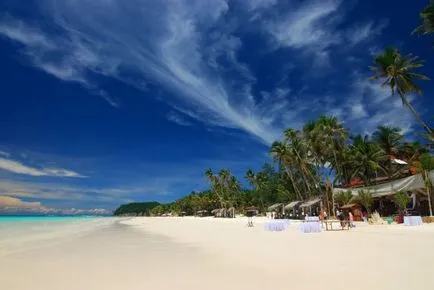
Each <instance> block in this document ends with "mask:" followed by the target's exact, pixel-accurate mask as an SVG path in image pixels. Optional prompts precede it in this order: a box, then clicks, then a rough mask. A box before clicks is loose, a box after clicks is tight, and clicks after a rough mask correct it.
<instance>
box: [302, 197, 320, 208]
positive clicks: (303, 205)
mask: <svg viewBox="0 0 434 290" xmlns="http://www.w3.org/2000/svg"><path fill="white" fill-rule="evenodd" d="M320 201H321V199H319V198H316V199H313V200H309V201H307V202H305V203H303V204H301V205H300V207H308V206H312V205H314V204H315V203H318V202H320Z"/></svg>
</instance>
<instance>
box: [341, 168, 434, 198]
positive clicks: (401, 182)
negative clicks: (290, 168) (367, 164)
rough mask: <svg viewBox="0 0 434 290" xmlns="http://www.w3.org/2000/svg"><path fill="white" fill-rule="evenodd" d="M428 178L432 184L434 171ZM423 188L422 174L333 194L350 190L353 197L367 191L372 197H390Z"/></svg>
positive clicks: (345, 189) (346, 189)
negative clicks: (399, 192)
mask: <svg viewBox="0 0 434 290" xmlns="http://www.w3.org/2000/svg"><path fill="white" fill-rule="evenodd" d="M429 178H430V180H431V182H433V183H434V170H431V171H430V172H429ZM422 188H425V183H424V181H423V178H422V174H420V173H419V174H416V175H413V176H409V177H406V178H402V179H398V180H394V181H391V182H387V183H383V184H378V185H374V186H367V187H359V188H334V189H333V194H339V193H341V192H343V191H348V190H350V191H351V193H352V194H353V195H358V194H359V191H361V190H365V191H367V190H369V191H370V192H372V196H373V197H380V196H385V195H391V194H394V193H396V192H398V191H401V190H402V191H412V190H416V189H422Z"/></svg>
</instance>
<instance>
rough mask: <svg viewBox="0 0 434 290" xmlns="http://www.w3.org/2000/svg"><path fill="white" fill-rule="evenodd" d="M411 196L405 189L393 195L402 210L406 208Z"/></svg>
mask: <svg viewBox="0 0 434 290" xmlns="http://www.w3.org/2000/svg"><path fill="white" fill-rule="evenodd" d="M410 200H411V198H410V197H409V196H408V195H407V194H406V193H405V192H403V191H398V192H397V193H396V194H395V196H394V197H393V202H394V203H395V204H396V205H397V206H398V208H399V209H400V210H401V211H402V210H404V209H405V208H406V207H407V205H408V203H409V202H410Z"/></svg>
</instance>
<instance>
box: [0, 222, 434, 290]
mask: <svg viewBox="0 0 434 290" xmlns="http://www.w3.org/2000/svg"><path fill="white" fill-rule="evenodd" d="M265 221H266V219H259V218H256V219H255V227H253V228H248V227H247V226H246V223H247V220H246V219H245V218H237V219H213V218H190V217H185V218H132V219H128V220H123V221H121V222H119V221H117V222H116V223H114V224H113V225H112V226H110V227H106V228H104V229H101V228H99V229H97V230H95V231H94V232H92V233H88V234H86V235H80V236H76V237H74V238H73V237H71V238H70V239H69V240H68V241H62V242H61V243H58V244H56V245H53V244H50V246H46V247H39V248H32V249H29V250H26V251H21V252H19V253H11V254H9V255H3V256H1V257H0V289H2V290H3V289H5V290H24V289H29V290H30V289H32V290H39V289H44V290H51V289H52V290H69V289H71V290H72V289H86V290H87V289H108V290H111V289H113V290H114V289H124V290H128V289H180V290H184V289H185V290H187V289H188V290H194V289H211V290H213V289H253V290H254V289H325V290H327V289H333V290H339V289H364V290H366V289H370V290H374V289H378V290H380V289H381V290H388V289H390V290H392V289H393V290H399V289H418V290H421V289H422V290H423V289H433V287H434V275H432V273H434V272H433V270H434V266H433V264H432V263H433V261H434V248H433V243H434V226H433V225H423V226H421V227H414V228H407V227H404V226H401V225H395V226H368V225H364V224H357V227H356V228H355V229H353V230H350V231H342V232H321V233H315V234H303V233H301V232H299V231H298V228H297V224H296V223H295V222H292V223H291V224H290V227H289V229H288V230H287V231H286V232H267V231H265V230H264V229H263V224H264V222H265Z"/></svg>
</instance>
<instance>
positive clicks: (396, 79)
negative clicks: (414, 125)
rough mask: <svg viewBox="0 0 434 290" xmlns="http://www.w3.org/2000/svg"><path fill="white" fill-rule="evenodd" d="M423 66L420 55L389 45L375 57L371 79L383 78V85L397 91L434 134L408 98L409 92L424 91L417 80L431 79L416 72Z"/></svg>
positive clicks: (420, 122)
mask: <svg viewBox="0 0 434 290" xmlns="http://www.w3.org/2000/svg"><path fill="white" fill-rule="evenodd" d="M422 66H423V61H421V60H419V58H418V57H416V56H413V55H411V54H408V55H401V53H400V52H399V50H398V49H396V48H393V47H389V48H386V49H385V50H384V52H383V53H382V54H379V55H377V56H376V57H375V59H374V66H372V67H371V70H372V71H373V72H374V76H373V77H372V78H371V79H373V80H383V86H388V87H390V89H391V91H392V94H396V93H397V94H398V95H399V97H400V98H401V100H402V103H403V104H404V105H405V106H407V108H408V109H409V110H410V111H411V113H412V114H413V115H414V117H415V118H416V120H417V122H419V124H420V125H421V126H422V127H423V128H424V129H425V130H426V131H427V132H428V134H430V135H433V130H432V129H431V127H430V126H429V125H428V124H427V123H426V122H425V121H424V120H423V119H422V118H421V117H420V115H419V114H418V113H417V112H416V110H415V109H414V108H413V106H412V105H411V104H410V101H409V100H408V95H409V94H412V93H421V92H422V89H421V88H420V87H418V86H417V85H416V83H415V81H416V80H429V78H428V77H427V76H425V75H423V74H420V73H416V72H414V71H415V69H417V68H420V67H422Z"/></svg>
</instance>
